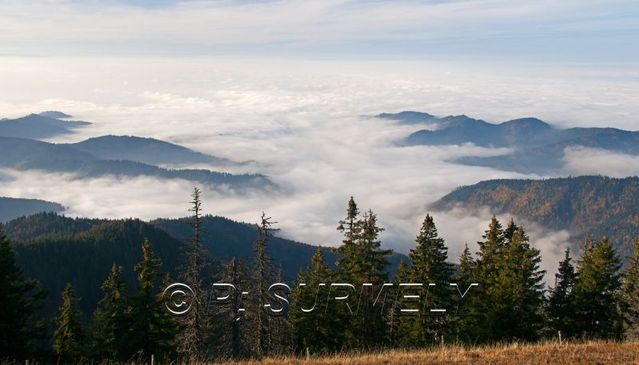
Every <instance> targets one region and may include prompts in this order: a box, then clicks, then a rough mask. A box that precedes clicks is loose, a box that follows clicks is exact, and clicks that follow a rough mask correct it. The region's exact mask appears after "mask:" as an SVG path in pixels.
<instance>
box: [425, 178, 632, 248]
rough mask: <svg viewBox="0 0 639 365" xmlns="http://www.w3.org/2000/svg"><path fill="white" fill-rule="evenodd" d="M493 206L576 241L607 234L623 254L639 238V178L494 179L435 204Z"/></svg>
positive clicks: (443, 207)
mask: <svg viewBox="0 0 639 365" xmlns="http://www.w3.org/2000/svg"><path fill="white" fill-rule="evenodd" d="M457 206H461V207H464V208H468V209H476V208H480V207H490V208H491V210H492V211H493V212H494V213H496V214H502V213H507V214H513V215H515V216H516V217H519V218H522V219H527V220H531V221H534V222H537V223H540V224H541V225H543V226H544V227H547V228H551V229H556V230H561V229H567V230H569V231H570V232H571V233H572V234H573V238H574V242H582V241H583V239H584V236H585V235H587V234H589V235H591V236H592V237H603V236H608V237H609V238H610V240H611V241H612V242H613V244H615V245H616V246H617V247H618V248H619V252H620V254H621V255H622V256H623V257H626V256H628V255H630V252H631V250H632V242H633V241H634V240H635V239H637V236H639V178H638V177H628V178H624V179H615V178H609V177H602V176H582V177H569V178H560V179H544V180H490V181H482V182H480V183H478V184H475V185H471V186H465V187H461V188H458V189H457V190H455V191H453V192H452V193H450V194H448V195H446V196H445V197H443V198H442V199H441V200H439V201H438V202H436V203H435V204H433V206H432V208H433V209H437V210H448V209H451V208H453V207H457Z"/></svg>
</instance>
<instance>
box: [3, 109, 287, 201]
mask: <svg viewBox="0 0 639 365" xmlns="http://www.w3.org/2000/svg"><path fill="white" fill-rule="evenodd" d="M69 117H70V116H69V115H68V114H65V113H62V112H57V111H49V112H43V113H41V114H31V115H28V116H26V117H23V118H18V119H5V120H2V121H0V148H1V149H2V151H3V153H2V154H0V167H4V168H13V169H18V170H41V171H47V172H63V173H72V174H74V175H75V176H77V177H78V178H92V177H102V176H107V175H113V176H126V177H136V176H151V177H156V178H161V179H174V178H179V179H185V180H189V181H193V182H198V183H201V184H206V185H209V186H210V187H213V188H221V189H224V190H225V191H228V190H231V191H236V192H242V191H245V190H247V189H258V190H265V191H271V192H272V191H276V190H277V186H276V185H275V184H274V183H273V182H272V181H271V180H270V179H269V178H267V177H266V176H264V175H260V174H241V175H234V174H229V173H224V172H217V171H211V170H208V169H169V168H166V167H162V166H180V165H181V166H185V165H186V166H188V165H196V164H206V165H214V166H218V167H221V166H227V167H228V166H232V165H238V163H236V162H233V161H230V160H227V159H224V158H219V157H215V156H210V155H206V154H203V153H200V152H196V151H193V150H191V149H188V148H186V147H183V146H179V145H176V144H172V143H169V142H165V141H161V140H158V139H153V138H143V137H135V136H113V135H108V136H102V137H96V138H90V139H87V140H85V141H82V142H79V143H70V144H62V143H60V144H55V143H48V142H44V141H40V140H38V139H39V138H45V137H53V136H56V135H59V134H65V133H71V132H73V131H74V130H75V128H78V127H79V126H83V125H87V124H89V123H86V122H68V121H64V120H61V119H57V118H69Z"/></svg>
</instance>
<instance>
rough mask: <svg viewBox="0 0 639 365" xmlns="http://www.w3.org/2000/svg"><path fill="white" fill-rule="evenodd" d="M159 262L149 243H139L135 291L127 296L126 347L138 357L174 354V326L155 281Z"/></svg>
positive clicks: (160, 275)
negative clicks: (128, 312)
mask: <svg viewBox="0 0 639 365" xmlns="http://www.w3.org/2000/svg"><path fill="white" fill-rule="evenodd" d="M161 266H162V262H161V261H160V259H158V258H156V257H155V256H154V255H153V251H152V250H151V243H150V242H149V241H148V240H145V241H144V243H143V244H142V261H140V262H139V263H138V264H137V265H135V272H136V273H137V286H138V291H137V293H136V295H134V296H133V297H132V298H131V309H130V326H129V331H130V333H131V335H132V336H131V337H130V339H129V343H128V345H129V347H130V349H131V351H132V354H136V355H137V356H140V357H142V358H148V357H150V356H151V355H154V356H155V357H156V358H159V359H161V358H167V357H171V356H174V355H175V336H176V333H177V326H176V324H175V321H174V318H173V317H172V316H171V315H170V314H169V312H168V311H167V310H166V308H165V305H164V301H163V300H162V297H161V293H160V289H159V287H158V286H159V284H160V280H161V279H162V273H161V271H160V270H161Z"/></svg>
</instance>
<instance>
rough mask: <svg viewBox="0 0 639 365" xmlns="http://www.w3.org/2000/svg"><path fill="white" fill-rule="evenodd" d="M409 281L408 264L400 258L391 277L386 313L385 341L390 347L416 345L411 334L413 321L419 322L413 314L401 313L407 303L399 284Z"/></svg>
mask: <svg viewBox="0 0 639 365" xmlns="http://www.w3.org/2000/svg"><path fill="white" fill-rule="evenodd" d="M409 282H410V266H408V265H406V263H405V262H404V260H401V261H400V262H399V265H398V267H397V272H395V277H394V278H393V287H394V290H393V292H391V296H392V298H391V303H390V308H389V310H388V313H387V314H386V343H388V344H389V345H390V346H392V347H401V348H408V347H414V346H415V345H416V344H415V341H414V340H415V336H414V335H413V331H414V328H415V327H414V322H415V321H417V323H418V324H419V321H418V320H417V318H416V317H415V316H409V318H406V317H405V316H403V315H402V314H403V313H402V309H403V308H404V306H407V304H406V301H405V300H403V298H402V297H401V295H402V292H401V289H400V284H401V283H409ZM410 305H412V306H413V307H415V303H410ZM418 306H419V304H418Z"/></svg>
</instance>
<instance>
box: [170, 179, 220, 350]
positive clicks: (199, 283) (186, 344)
mask: <svg viewBox="0 0 639 365" xmlns="http://www.w3.org/2000/svg"><path fill="white" fill-rule="evenodd" d="M201 194H202V193H201V191H200V189H198V188H197V187H194V188H193V193H192V194H191V197H192V200H191V208H190V209H189V211H190V212H191V213H192V215H191V225H192V227H193V237H192V239H191V242H190V243H191V246H190V248H189V251H188V252H187V254H186V267H185V268H184V271H183V272H182V276H181V278H182V282H183V283H185V284H186V285H188V286H189V287H190V288H191V289H192V290H193V293H194V297H193V298H191V302H190V304H191V308H190V310H189V312H188V313H185V314H184V315H181V316H180V318H179V319H180V325H181V330H180V334H179V341H178V343H179V351H180V352H181V353H182V354H183V355H184V356H186V357H187V358H190V359H192V360H206V359H207V358H208V356H209V355H210V354H209V353H208V352H209V350H210V349H209V345H210V337H209V336H210V332H211V331H210V329H211V323H210V322H209V320H210V316H209V313H207V301H208V297H209V290H208V288H207V286H208V285H207V284H208V283H209V280H210V278H207V275H212V273H211V271H210V270H211V260H210V256H209V254H208V252H207V251H206V249H205V247H204V244H203V241H202V235H203V232H202V220H203V216H202V198H201Z"/></svg>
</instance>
